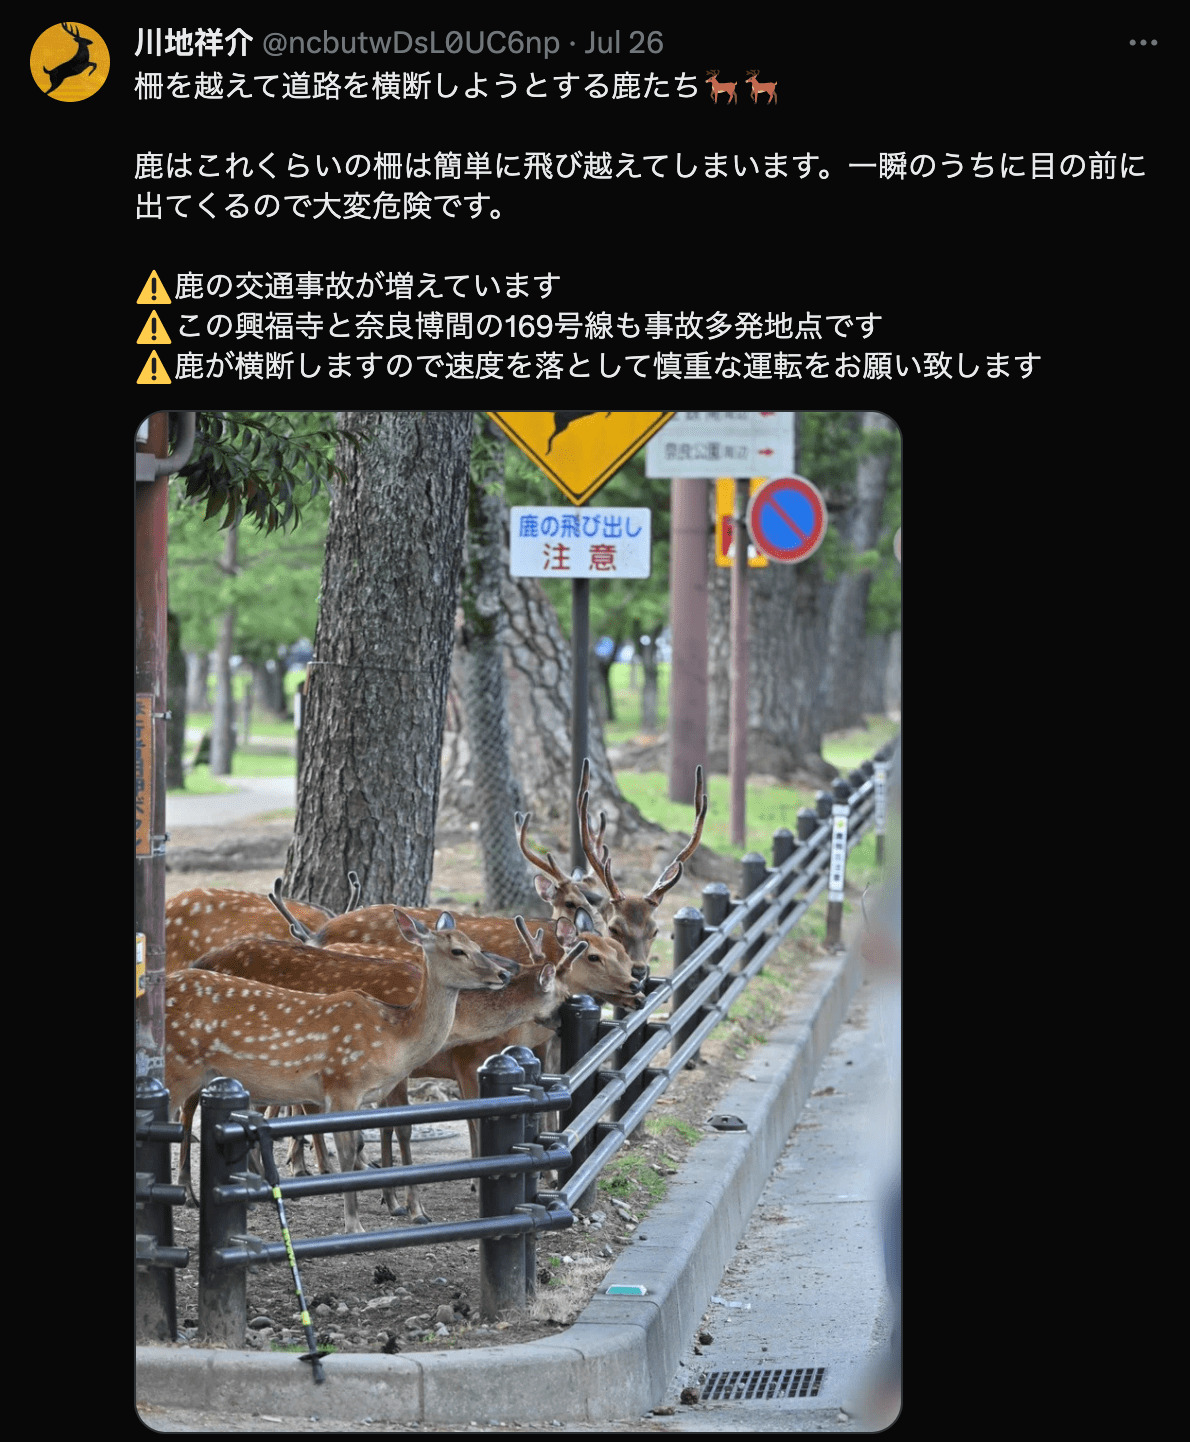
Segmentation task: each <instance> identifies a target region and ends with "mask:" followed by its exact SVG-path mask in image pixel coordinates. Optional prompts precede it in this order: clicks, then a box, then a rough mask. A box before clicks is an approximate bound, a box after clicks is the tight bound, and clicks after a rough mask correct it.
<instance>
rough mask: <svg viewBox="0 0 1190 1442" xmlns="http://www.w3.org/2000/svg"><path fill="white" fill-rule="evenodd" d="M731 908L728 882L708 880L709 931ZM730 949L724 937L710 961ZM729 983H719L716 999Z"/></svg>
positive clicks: (704, 896) (705, 906)
mask: <svg viewBox="0 0 1190 1442" xmlns="http://www.w3.org/2000/svg"><path fill="white" fill-rule="evenodd" d="M730 910H731V890H730V888H729V887H728V886H727V884H726V883H725V882H722V881H708V882H707V884H706V885H705V886H704V887H703V889H702V914H703V919H704V921H705V922H706V927H707V930H708V931H709V930H710V929H711V928H712V927H715V926H721V925H722V924H723V922H724V921H726V920H727V913H728V912H729V911H730ZM730 949H731V942H730V941H729V940H728V938H727V937H724V938H723V940H722V941H721V942H720V943H719V945H718V946H717V947H715V949H714V953H713V955H712V956H711V957H710V958H709V961H710V962H711V963H716V962H719V961H722V959H723V957H724V956H725V955H726V953H727V952H728V951H729V950H730ZM729 985H730V983H729V982H728V980H727V978H726V977H724V978H723V980H722V981H721V982H720V983H719V985H718V986H717V987H716V988H715V992H714V999H715V1000H716V1001H718V1000H719V998H720V997H721V996H722V995H723V993H724V992H725V991H726V990H727V988H728V986H729ZM701 1055H702V1048H701V1047H700V1048H699V1049H698V1051H697V1052H695V1056H696V1057H699V1056H701Z"/></svg>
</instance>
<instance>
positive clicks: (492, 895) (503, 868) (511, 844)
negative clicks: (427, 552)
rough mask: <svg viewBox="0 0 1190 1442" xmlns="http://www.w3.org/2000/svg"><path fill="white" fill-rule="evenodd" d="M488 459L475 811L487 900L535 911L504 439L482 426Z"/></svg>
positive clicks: (477, 528) (475, 482) (470, 646)
mask: <svg viewBox="0 0 1190 1442" xmlns="http://www.w3.org/2000/svg"><path fill="white" fill-rule="evenodd" d="M482 434H483V437H484V442H485V444H484V446H483V448H482V450H481V456H482V457H483V458H484V461H486V464H483V466H482V470H483V473H482V474H480V475H479V476H475V475H473V476H472V478H471V486H470V497H469V503H468V509H467V558H466V564H465V566H464V571H463V596H462V608H463V628H462V632H461V634H460V636H459V643H458V646H457V652H458V654H459V655H460V657H461V661H462V666H461V671H462V690H463V702H464V704H463V717H464V722H465V725H466V730H467V744H468V747H469V750H470V753H471V756H472V757H473V758H474V777H473V780H474V793H475V796H474V812H473V819H474V820H475V821H476V822H477V823H478V826H479V851H480V858H481V861H482V864H483V877H484V902H485V905H487V906H488V907H490V908H492V909H493V910H496V911H504V910H509V911H514V910H515V911H520V912H529V913H530V914H532V912H533V911H535V910H538V909H539V908H540V898H539V897H538V896H537V893H536V892H535V891H534V890H533V882H532V877H531V868H530V866H529V863H528V862H527V861H526V860H525V858H524V856H522V854H521V849H520V846H519V844H518V842H517V833H516V827H515V825H514V824H513V816H514V813H516V812H517V811H521V810H523V809H524V808H523V806H522V803H521V796H520V792H519V790H518V788H517V784H516V781H515V779H514V777H513V774H512V768H511V765H510V762H509V751H510V746H511V740H510V734H509V728H508V707H507V698H506V695H505V686H504V661H503V654H502V651H501V646H500V637H501V632H502V631H503V629H504V613H503V608H502V606H501V603H500V581H501V577H502V576H504V575H505V574H506V573H507V571H508V565H509V562H508V546H507V542H506V540H505V536H504V524H505V521H506V519H507V510H506V508H505V504H504V495H503V491H504V454H505V449H504V444H503V437H502V436H501V434H500V432H499V431H498V430H497V428H496V427H495V426H494V425H493V424H492V423H491V422H490V421H485V422H483V423H482Z"/></svg>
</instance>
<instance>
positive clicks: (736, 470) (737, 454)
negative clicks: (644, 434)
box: [645, 411, 794, 479]
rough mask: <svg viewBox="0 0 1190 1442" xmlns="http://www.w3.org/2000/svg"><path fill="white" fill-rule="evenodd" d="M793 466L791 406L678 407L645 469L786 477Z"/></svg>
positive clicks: (679, 474) (654, 442)
mask: <svg viewBox="0 0 1190 1442" xmlns="http://www.w3.org/2000/svg"><path fill="white" fill-rule="evenodd" d="M793 466H794V455H793V412H792V411H675V412H674V417H673V419H672V420H671V421H670V423H669V424H668V425H667V426H666V427H665V430H664V431H663V432H661V433H659V434H658V435H656V436H654V437H653V439H652V440H650V442H649V444H648V448H647V449H646V451H645V474H646V475H647V476H650V477H654V476H665V477H669V478H671V479H672V478H678V479H681V478H682V477H690V476H749V477H751V476H787V475H789V474H790V473H791V472H792V470H793Z"/></svg>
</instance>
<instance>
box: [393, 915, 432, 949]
mask: <svg viewBox="0 0 1190 1442" xmlns="http://www.w3.org/2000/svg"><path fill="white" fill-rule="evenodd" d="M393 912H394V913H395V915H396V918H397V925H398V926H399V927H400V928H401V935H402V936H403V937H404V938H405V940H406V941H407V942H409V943H410V944H411V945H412V946H417V945H418V944H419V942H420V939H421V937H422V936H423V935H425V936H428V935H429V933H428V932H427V931H426V929H425V927H424V926H423V925H422V924H421V922H420V921H418V919H417V917H416V916H406V915H405V913H404V912H403V911H402V910H401V909H400V907H397V906H394V907H393Z"/></svg>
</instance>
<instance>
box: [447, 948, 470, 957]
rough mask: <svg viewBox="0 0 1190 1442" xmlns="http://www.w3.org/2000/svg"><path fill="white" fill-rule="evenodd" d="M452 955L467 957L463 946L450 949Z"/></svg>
mask: <svg viewBox="0 0 1190 1442" xmlns="http://www.w3.org/2000/svg"><path fill="white" fill-rule="evenodd" d="M450 954H451V956H466V955H467V953H466V952H465V951H464V950H463V948H462V947H461V946H452V947H451V949H450Z"/></svg>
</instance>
